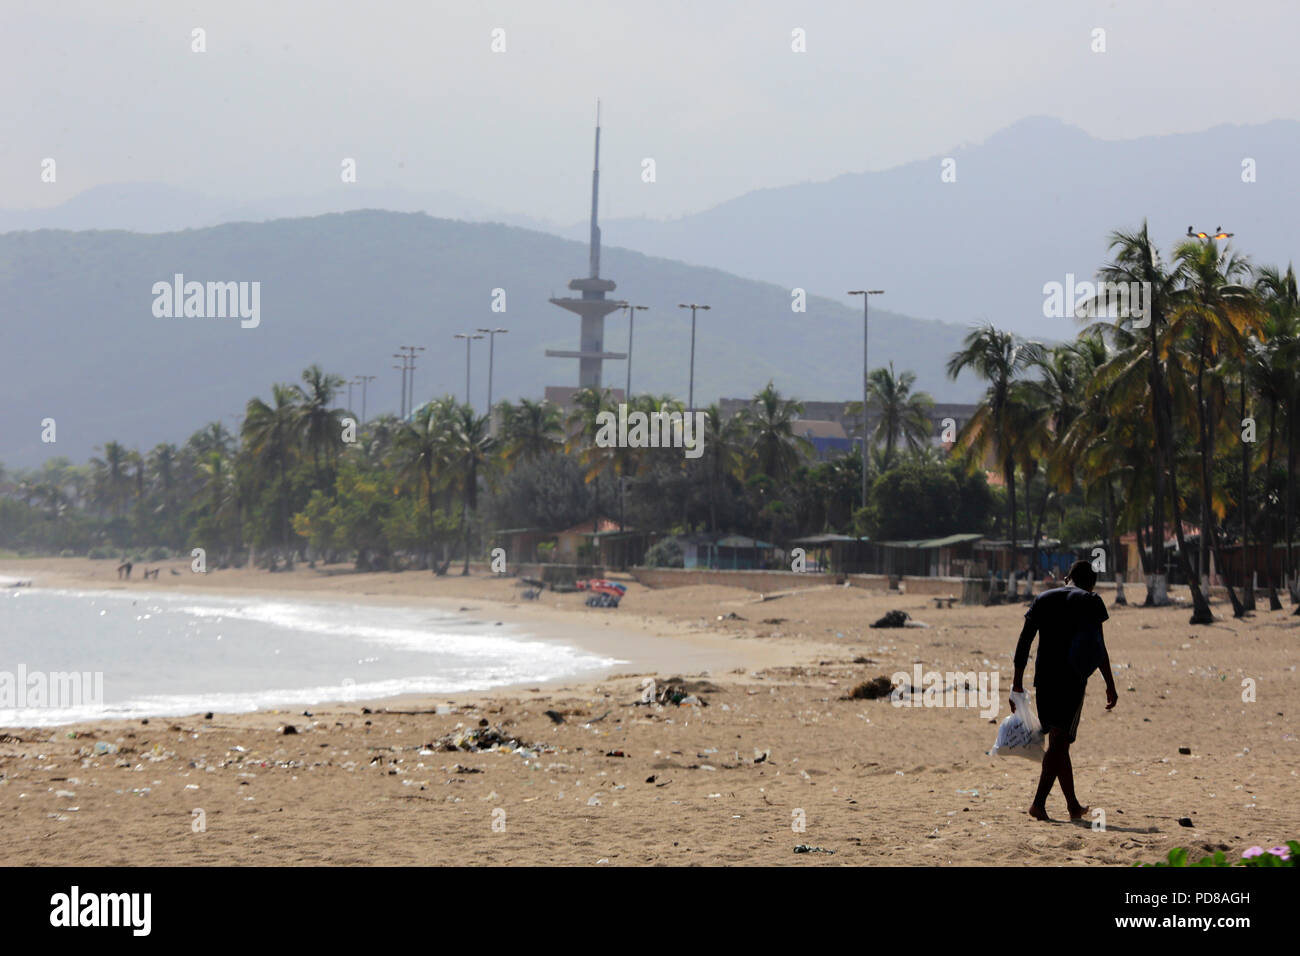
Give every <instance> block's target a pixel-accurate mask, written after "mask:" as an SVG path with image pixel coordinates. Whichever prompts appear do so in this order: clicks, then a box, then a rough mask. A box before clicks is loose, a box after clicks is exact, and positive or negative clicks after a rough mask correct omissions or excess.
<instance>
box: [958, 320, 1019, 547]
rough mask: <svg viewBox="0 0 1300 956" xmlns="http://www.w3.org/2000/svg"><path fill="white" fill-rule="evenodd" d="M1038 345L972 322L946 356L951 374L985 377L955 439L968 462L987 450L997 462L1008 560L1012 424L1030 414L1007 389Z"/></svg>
mask: <svg viewBox="0 0 1300 956" xmlns="http://www.w3.org/2000/svg"><path fill="white" fill-rule="evenodd" d="M1041 354H1042V347H1041V346H1040V345H1038V344H1037V343H1035V342H1026V341H1025V340H1024V339H1022V338H1020V336H1018V335H1016V334H1014V333H1012V332H1003V331H1000V330H999V329H995V328H994V327H993V326H992V325H991V324H988V323H985V324H984V325H980V326H976V327H975V328H973V329H971V331H970V332H969V333H968V334H967V336H966V338H965V339H964V340H963V341H962V347H961V349H960V350H959V351H957V352H954V353H953V355H952V356H951V357H950V358H949V359H948V366H947V371H948V377H949V378H951V379H953V380H956V378H957V376H958V375H960V374H961V373H962V372H963V371H965V370H966V369H971V370H972V371H974V372H975V374H976V375H978V376H979V377H980V378H982V379H984V380H985V381H986V382H988V383H989V387H988V390H987V391H986V392H985V394H984V399H983V401H981V402H980V404H979V406H978V407H977V408H976V409H975V414H974V415H972V416H971V418H970V421H968V422H967V423H966V425H965V427H963V428H962V431H961V434H960V435H958V436H957V440H958V442H960V443H961V444H964V445H965V446H966V447H967V448H968V449H969V450H970V451H971V452H973V455H972V457H971V459H970V460H971V462H972V464H973V465H978V464H980V463H982V462H983V461H984V460H985V459H986V458H987V456H988V454H989V453H990V451H991V452H992V454H993V455H994V456H995V457H996V459H997V461H998V462H999V463H1000V464H1001V466H1002V478H1003V480H1004V481H1005V482H1006V485H1007V502H1008V507H1007V511H1008V526H1009V530H1010V533H1011V562H1012V570H1013V571H1014V570H1015V562H1016V546H1017V538H1016V460H1017V457H1018V456H1020V455H1022V454H1023V449H1022V448H1021V447H1020V439H1019V435H1020V432H1019V431H1018V430H1017V427H1016V426H1017V425H1021V426H1023V425H1025V424H1027V423H1028V420H1029V419H1031V418H1032V415H1031V413H1030V410H1029V408H1028V407H1027V406H1026V405H1025V404H1024V400H1023V398H1024V397H1027V396H1024V393H1019V394H1017V393H1015V392H1013V389H1012V385H1013V383H1014V382H1015V380H1016V379H1017V378H1018V377H1019V376H1020V375H1021V374H1023V373H1024V371H1025V370H1026V369H1028V368H1030V367H1031V366H1033V365H1035V364H1037V363H1038V362H1039V361H1040V358H1041Z"/></svg>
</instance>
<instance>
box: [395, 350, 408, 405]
mask: <svg viewBox="0 0 1300 956" xmlns="http://www.w3.org/2000/svg"><path fill="white" fill-rule="evenodd" d="M393 358H395V359H401V360H402V364H401V365H394V366H393V368H398V369H401V370H402V391H401V392H400V393H399V396H400V397H399V398H398V400H397V408H398V412H397V415H398V417H399V418H401V419H403V420H405V419H406V353H405V352H394V353H393Z"/></svg>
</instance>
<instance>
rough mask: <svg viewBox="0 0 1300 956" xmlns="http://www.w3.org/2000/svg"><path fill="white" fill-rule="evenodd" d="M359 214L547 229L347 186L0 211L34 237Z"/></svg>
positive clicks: (173, 190)
mask: <svg viewBox="0 0 1300 956" xmlns="http://www.w3.org/2000/svg"><path fill="white" fill-rule="evenodd" d="M360 209H385V210H389V211H391V212H423V213H427V214H429V215H431V216H437V217H439V218H442V219H465V220H470V221H475V222H502V223H506V224H508V225H512V226H523V227H525V228H546V227H549V225H550V224H549V223H542V222H541V221H540V220H533V219H530V218H529V217H527V216H513V215H511V214H509V213H507V212H506V211H504V210H501V209H497V208H495V207H493V206H488V205H485V204H483V203H479V202H475V201H474V200H469V199H462V198H460V197H459V196H455V195H453V194H451V193H448V192H415V191H412V190H408V189H400V188H396V187H373V186H361V185H351V186H348V187H347V188H339V189H333V190H330V191H328V192H320V193H311V194H303V195H295V196H278V197H272V198H268V199H260V200H255V201H242V200H238V201H237V200H226V199H221V198H218V197H215V196H210V195H207V194H206V193H203V192H199V191H198V190H194V189H186V188H183V187H180V186H170V185H167V184H165V183H147V182H146V183H111V184H108V185H103V186H95V187H92V188H91V189H87V190H86V191H85V192H81V193H78V194H77V195H75V196H73V197H72V198H71V199H68V200H66V201H64V202H61V203H59V204H58V205H55V206H48V207H44V208H39V209H0V233H4V232H17V231H30V230H35V229H72V230H77V231H81V230H87V229H125V230H127V231H129V232H177V231H180V230H182V229H203V228H206V227H208V226H219V225H222V224H224V223H229V222H267V221H269V220H272V219H293V218H298V217H307V216H320V215H324V214H326V213H331V212H351V211H355V210H360ZM584 235H585V234H584Z"/></svg>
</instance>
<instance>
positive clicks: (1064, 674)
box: [1011, 561, 1119, 820]
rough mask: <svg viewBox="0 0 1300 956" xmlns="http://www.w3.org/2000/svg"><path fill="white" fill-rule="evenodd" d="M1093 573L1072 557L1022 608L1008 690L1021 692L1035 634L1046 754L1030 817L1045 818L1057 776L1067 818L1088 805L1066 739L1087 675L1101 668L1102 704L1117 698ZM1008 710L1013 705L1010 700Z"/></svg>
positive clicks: (1103, 609) (1076, 721)
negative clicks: (1057, 580) (1060, 582)
mask: <svg viewBox="0 0 1300 956" xmlns="http://www.w3.org/2000/svg"><path fill="white" fill-rule="evenodd" d="M1096 584H1097V572H1096V571H1094V570H1093V568H1092V565H1091V564H1090V563H1088V562H1087V561H1076V562H1074V564H1073V566H1071V568H1070V573H1069V574H1068V575H1066V578H1065V586H1064V587H1059V588H1053V589H1052V590H1050V591H1044V592H1043V593H1042V594H1040V595H1038V597H1036V598H1035V599H1034V602H1033V603H1032V604H1030V605H1029V610H1028V611H1026V612H1025V627H1024V629H1023V630H1022V631H1021V632H1020V641H1019V642H1018V643H1017V644H1016V656H1015V659H1014V662H1015V668H1016V675H1015V679H1014V681H1013V682H1012V685H1011V689H1012V690H1013V691H1016V692H1018V693H1024V689H1025V688H1024V683H1023V681H1024V677H1025V665H1026V664H1027V663H1029V645H1030V644H1032V643H1033V641H1034V634H1035V633H1037V634H1038V657H1037V658H1036V659H1035V661H1034V691H1035V695H1036V697H1037V703H1038V720H1039V722H1040V723H1041V724H1042V725H1043V729H1044V730H1045V731H1046V732H1047V753H1045V754H1044V755H1043V772H1042V775H1041V776H1040V777H1039V778H1038V793H1037V794H1035V795H1034V802H1033V804H1031V805H1030V807H1029V815H1030V816H1031V817H1033V818H1034V819H1035V820H1046V819H1048V816H1047V795H1048V794H1049V793H1050V792H1051V790H1052V784H1053V783H1054V782H1056V781H1057V780H1058V779H1059V780H1060V781H1061V793H1062V794H1063V795H1064V796H1065V807H1066V810H1068V811H1069V814H1070V819H1071V820H1080V819H1082V818H1083V817H1084V815H1085V814H1087V812H1088V808H1087V807H1085V806H1083V805H1082V804H1081V803H1079V799H1078V797H1076V796H1075V793H1074V768H1073V767H1072V766H1071V765H1070V744H1072V743H1074V737H1075V733H1076V732H1077V731H1078V729H1079V717H1080V715H1081V714H1082V713H1083V695H1084V690H1085V688H1086V686H1087V683H1088V678H1089V676H1091V674H1092V672H1093V671H1094V670H1097V669H1100V670H1101V676H1102V679H1103V680H1104V681H1105V682H1106V709H1107V710H1110V709H1111V708H1112V707H1114V706H1115V704H1117V703H1118V702H1119V695H1118V694H1117V693H1116V692H1115V676H1114V675H1113V674H1112V673H1111V672H1110V656H1109V655H1108V654H1107V653H1106V641H1105V638H1104V636H1103V634H1102V630H1101V625H1102V622H1103V621H1105V620H1106V619H1107V618H1108V617H1109V615H1108V614H1107V613H1106V603H1105V602H1104V601H1103V600H1102V599H1101V596H1100V595H1098V594H1094V593H1093V590H1092V589H1093V587H1095V586H1096ZM1011 709H1012V711H1014V710H1015V709H1016V705H1015V704H1014V703H1012V705H1011Z"/></svg>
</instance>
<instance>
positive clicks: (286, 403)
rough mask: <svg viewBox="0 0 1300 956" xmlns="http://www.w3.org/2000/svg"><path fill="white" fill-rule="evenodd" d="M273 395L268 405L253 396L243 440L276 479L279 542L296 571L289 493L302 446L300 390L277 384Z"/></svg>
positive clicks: (262, 469) (256, 460)
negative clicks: (295, 456) (297, 451)
mask: <svg viewBox="0 0 1300 956" xmlns="http://www.w3.org/2000/svg"><path fill="white" fill-rule="evenodd" d="M271 396H272V400H273V401H274V403H275V404H274V405H268V404H267V403H266V402H264V401H262V400H261V399H260V398H252V399H249V402H248V406H247V408H246V409H245V412H244V425H243V439H244V447H245V449H246V450H247V452H248V453H249V455H250V456H251V457H252V461H253V463H254V466H255V468H256V469H257V470H258V471H259V472H261V473H262V474H263V475H269V476H271V477H272V478H273V479H274V484H275V489H276V492H275V494H276V503H277V511H278V513H279V520H278V522H277V523H278V525H279V535H278V538H279V541H278V544H279V547H280V549H281V550H282V551H284V552H285V555H286V558H287V561H288V566H289V569H290V570H292V569H293V554H292V552H291V551H290V549H289V535H290V507H289V500H290V499H289V496H290V493H291V490H292V489H291V488H290V484H289V465H290V463H291V462H292V459H293V454H294V450H295V449H296V448H297V447H298V445H299V440H298V437H299V434H300V432H299V428H300V424H301V412H300V409H299V407H298V404H297V399H298V397H299V392H298V389H297V388H295V387H294V386H291V385H274V386H272V388H271Z"/></svg>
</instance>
